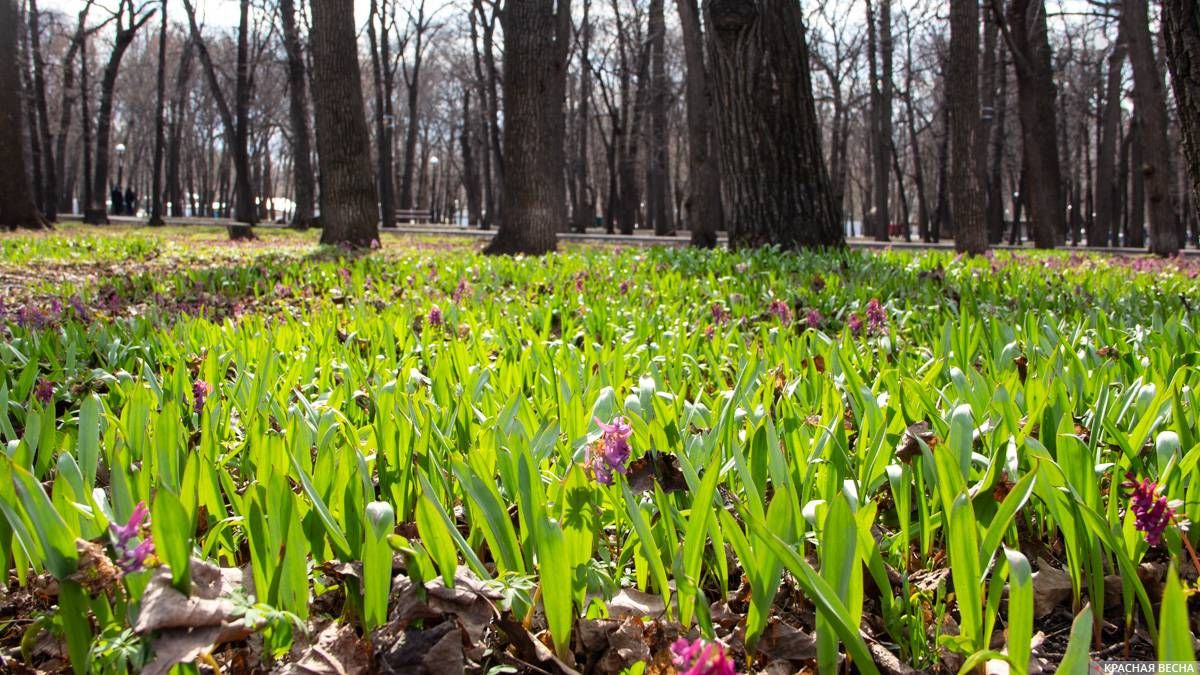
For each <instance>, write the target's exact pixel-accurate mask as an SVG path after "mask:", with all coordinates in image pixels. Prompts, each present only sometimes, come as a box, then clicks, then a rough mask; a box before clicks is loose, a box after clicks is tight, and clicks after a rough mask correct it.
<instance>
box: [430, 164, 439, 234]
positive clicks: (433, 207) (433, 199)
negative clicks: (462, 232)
mask: <svg viewBox="0 0 1200 675" xmlns="http://www.w3.org/2000/svg"><path fill="white" fill-rule="evenodd" d="M440 163H441V160H440V159H438V158H437V156H436V155H435V156H433V157H430V158H429V166H431V167H433V169H432V170H433V190H432V191H431V192H430V195H429V215H430V217H432V218H433V222H435V223H436V222H438V210H437V195H438V164H440Z"/></svg>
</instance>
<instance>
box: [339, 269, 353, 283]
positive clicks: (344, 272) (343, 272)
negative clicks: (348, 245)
mask: <svg viewBox="0 0 1200 675" xmlns="http://www.w3.org/2000/svg"><path fill="white" fill-rule="evenodd" d="M338 276H339V277H341V278H342V283H343V284H345V285H347V286H348V285H350V270H348V269H346V268H345V267H339V268H338Z"/></svg>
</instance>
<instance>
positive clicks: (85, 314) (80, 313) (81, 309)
mask: <svg viewBox="0 0 1200 675" xmlns="http://www.w3.org/2000/svg"><path fill="white" fill-rule="evenodd" d="M68 302H70V303H71V309H73V310H75V316H76V318H78V319H79V320H80V321H91V320H92V312H91V310H89V309H88V308H87V305H85V304H83V298H80V297H79V296H78V295H72V296H71V297H70V299H69V300H68Z"/></svg>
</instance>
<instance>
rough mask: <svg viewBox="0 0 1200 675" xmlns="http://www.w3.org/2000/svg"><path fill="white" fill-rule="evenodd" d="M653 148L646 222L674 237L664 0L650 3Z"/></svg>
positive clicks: (648, 166)
mask: <svg viewBox="0 0 1200 675" xmlns="http://www.w3.org/2000/svg"><path fill="white" fill-rule="evenodd" d="M649 33H650V34H649V40H650V148H649V151H648V152H647V155H648V157H647V158H646V160H647V161H646V219H647V220H648V221H649V225H650V227H652V228H653V229H654V234H656V235H659V236H673V235H674V234H675V222H674V219H673V218H672V217H671V200H670V197H669V194H670V193H669V190H668V182H669V180H668V178H669V171H670V166H671V158H670V145H669V144H668V139H667V86H668V83H667V67H666V42H667V23H666V20H665V17H664V12H663V0H650V19H649Z"/></svg>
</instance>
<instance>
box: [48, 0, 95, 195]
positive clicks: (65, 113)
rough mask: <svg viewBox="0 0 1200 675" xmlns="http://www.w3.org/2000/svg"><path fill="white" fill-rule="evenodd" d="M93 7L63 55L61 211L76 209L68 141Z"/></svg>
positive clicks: (82, 14)
mask: <svg viewBox="0 0 1200 675" xmlns="http://www.w3.org/2000/svg"><path fill="white" fill-rule="evenodd" d="M91 8H92V0H87V2H86V3H85V4H84V6H83V9H81V10H79V23H78V24H77V27H76V29H75V35H74V36H73V37H72V38H71V45H70V46H69V47H68V48H67V54H66V56H65V57H63V61H62V81H61V84H60V86H59V88H60V89H61V91H62V97H61V103H60V105H59V117H58V135H57V137H56V138H55V143H56V144H57V148H56V149H55V152H54V164H55V166H54V172H55V175H57V176H58V177H59V179H60V182H61V186H60V188H59V191H58V195H57V199H58V204H57V210H58V211H62V212H69V211H71V210H72V204H71V199H72V197H73V195H74V190H73V189H72V188H73V187H74V186H73V185H72V184H73V182H74V180H73V177H74V175H75V171H71V172H70V173H68V172H67V170H66V157H67V140H68V137H69V136H70V130H71V116H72V113H73V112H74V110H75V98H76V95H75V93H74V92H75V57H76V55H78V54H79V48H80V46H81V45H82V44H83V42H84V40H85V32H84V31H85V28H86V26H87V15H88V12H89V11H90V10H91ZM73 168H74V167H73ZM85 172H86V169H85ZM83 182H84V183H87V182H88V175H87V174H86V173H85V174H84V181H83Z"/></svg>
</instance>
